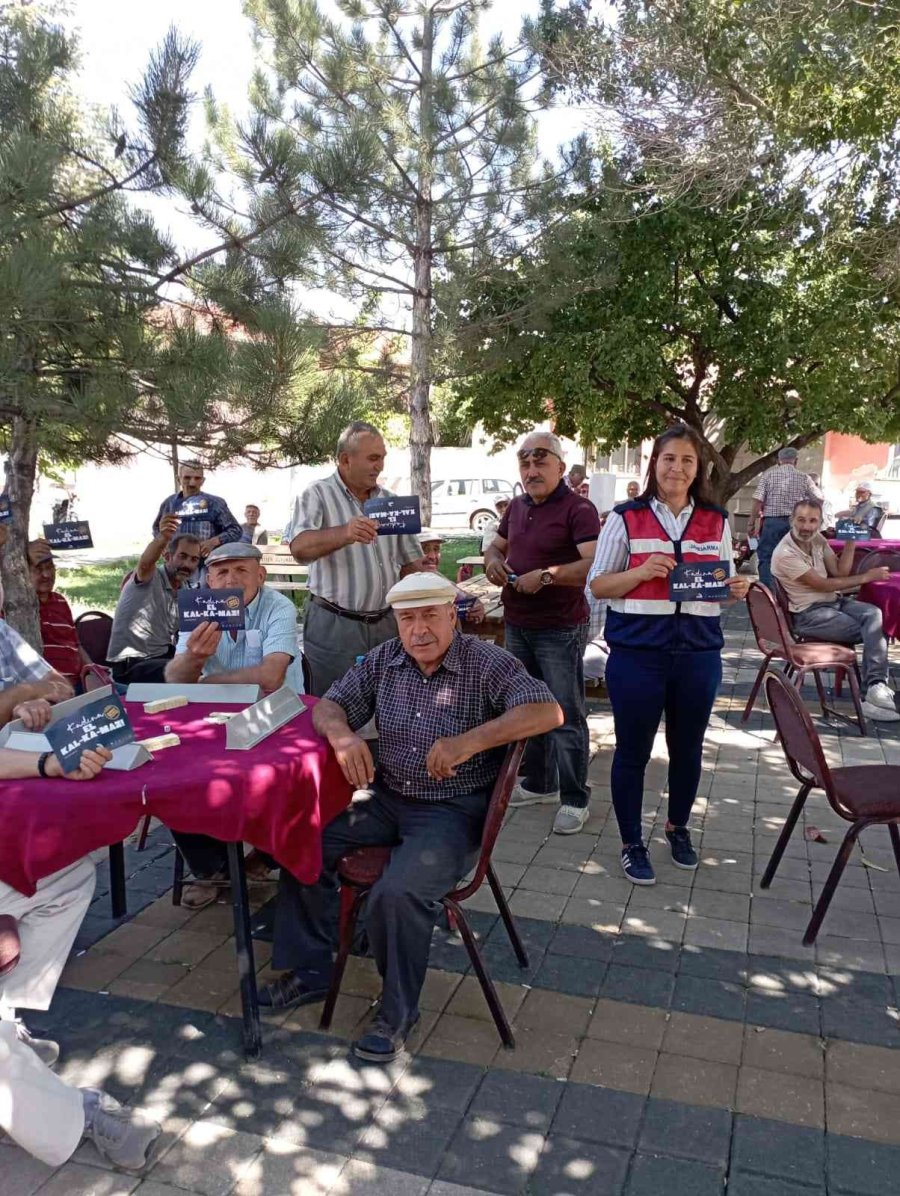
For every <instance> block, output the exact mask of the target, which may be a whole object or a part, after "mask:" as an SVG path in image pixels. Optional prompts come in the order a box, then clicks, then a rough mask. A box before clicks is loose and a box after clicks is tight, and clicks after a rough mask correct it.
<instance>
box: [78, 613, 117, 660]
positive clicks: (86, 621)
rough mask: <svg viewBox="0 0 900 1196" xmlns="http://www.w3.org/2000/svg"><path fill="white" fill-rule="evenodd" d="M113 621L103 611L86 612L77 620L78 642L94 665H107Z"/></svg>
mask: <svg viewBox="0 0 900 1196" xmlns="http://www.w3.org/2000/svg"><path fill="white" fill-rule="evenodd" d="M112 625H113V621H112V619H111V618H110V616H109V615H107V614H105V613H104V612H103V611H102V610H86V611H85V612H84V614H81V615H79V616H78V618H77V619H76V620H75V631H76V633H77V635H78V642H79V643H80V644H81V646H82V648H84V650H85V652H87V654H88V656H89V657H90V658H91V660H92V661H93V662H94V664H102V665H105V664H106V663H107V660H106V654H107V652H108V651H109V637H110V636H111V635H112Z"/></svg>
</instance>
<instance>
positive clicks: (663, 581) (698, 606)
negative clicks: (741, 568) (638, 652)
mask: <svg viewBox="0 0 900 1196" xmlns="http://www.w3.org/2000/svg"><path fill="white" fill-rule="evenodd" d="M614 510H615V512H616V514H617V515H621V516H622V520H623V522H624V524H625V530H626V531H627V533H628V564H627V565H626V568H627V569H636V568H637V567H638V566H639V565H642V564H643V563H644V561H646V560H647V558H648V557H651V556H653V555H655V554H659V555H661V556H668V557H671V558H672V559H673V560H675V561H678V562H680V561H686V562H692V561H718V560H721V559H722V558H721V545H722V534H723V532H724V530H725V523H726V520H727V518H728V512H727V511H724V510H723V509H722V508H721V507H714V506H711V505H707V504H706V503H696V504H695V505H694V510H693V513H692V514H691V517H690V519H689V520H688V522H687V526H686V527H685V529H684V531H683V532H682V533H681V539H680V540H673V539H672V537H671V536H670V535H669V533H668V532H667V531H666V529H665V528H664V527H663V525H662V524H661V523H660V521H659V519H658V518H657V517H656V514H655V513H654V511H653V509H652V507H651V506H650V503H649V502H643V501H641V500H640V499H637V500H635V501H634V502H627V503H621V504H620V505H619V506H617V507H615V508H614ZM606 642H607V643H608V644H610V645H611V646H612V647H618V648H644V649H657V650H660V651H665V652H678V651H688V652H704V651H709V650H711V649H719V648H721V647H722V644H723V639H722V628H721V625H720V622H719V604H718V603H715V602H672V601H670V599H669V581H668V578H666V577H657V578H654V579H653V580H652V581H642V582H641V583H640V585H637V586H635V588H634V589H633V590H631V591H629V593H627V594H626V595H625V596H624V597H622V598H610V599H609V609H608V610H607V613H606Z"/></svg>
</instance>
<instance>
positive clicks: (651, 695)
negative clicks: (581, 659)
mask: <svg viewBox="0 0 900 1196" xmlns="http://www.w3.org/2000/svg"><path fill="white" fill-rule="evenodd" d="M721 680H722V655H721V653H720V652H719V651H718V649H715V650H712V651H708V652H651V651H643V650H638V649H633V648H615V647H614V648H613V649H612V650H611V652H610V655H609V660H608V661H607V664H606V688H607V690H608V692H609V699H610V702H611V703H612V708H613V720H614V722H615V728H616V750H615V755H614V756H613V763H612V777H611V785H612V796H613V806H614V808H615V811H616V819H617V820H618V823H619V831H620V833H621V835H622V842H623V843H625V844H630V843H639V842H640V841H641V838H642V835H641V807H642V805H643V800H644V772H645V770H646V768H647V763H648V761H649V759H650V754H651V752H652V751H653V738H654V736H655V735H656V732H657V730H658V729H659V724H660V719H661V718H662V716H663V714H665V716H666V745H667V747H668V749H669V814H668V817H669V821H670V822H671V823H672V824H673V825H674V826H687V822H688V819H689V818H690V816H691V809H692V807H693V805H694V800H695V798H696V796H697V787H698V785H699V784H700V771H701V768H702V764H703V737H704V735H705V734H706V728H707V726H708V724H709V716H710V714H711V712H712V707H713V702H714V701H715V697H716V692H717V690H718V688H719V684H720V682H721Z"/></svg>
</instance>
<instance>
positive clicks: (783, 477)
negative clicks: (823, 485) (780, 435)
mask: <svg viewBox="0 0 900 1196" xmlns="http://www.w3.org/2000/svg"><path fill="white" fill-rule="evenodd" d="M798 455H799V454H798V452H797V450H796V449H795V448H790V447H788V448H783V449H781V450H780V451H779V453H778V464H777V465H773V466H772V467H771V469H767V470H766V472H765V473H764V474H762V476H761V477H760V479H759V482H758V483H757V486H756V493H755V494H754V495H753V508H752V510H751V513H750V521H749V522H748V524H747V535H748V536H759V547H758V548H757V550H756V559H757V561H758V562H759V580H760V581H761V582H762V583H763V585H764V586H768V587H769V589H771V588H772V553H773V552H774V551H775V549H776V548H777V546H778V544H779V543H780V542H781V541H782V540H783V539H784V537H785V536H786V535H787V534H788V532H789V531H790V530H791V512H792V511H793V509H794V507H795V506H796V505H797V503H798V502H802V501H803V500H804V499H806V498H814V499H816V500H817V501H818V502H820V503H821V501H822V491H821V490H820V489H819V487H818V486H816V485H815V484H814V483H813V482H812V481H811V479H810V478H809V476H808V474H805V473H801V472H800V470H799V469H798V468H797V457H798Z"/></svg>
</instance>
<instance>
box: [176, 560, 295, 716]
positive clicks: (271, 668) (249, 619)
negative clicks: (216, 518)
mask: <svg viewBox="0 0 900 1196" xmlns="http://www.w3.org/2000/svg"><path fill="white" fill-rule="evenodd" d="M260 559H261V553H260V551H259V549H258V548H257V547H256V546H255V545H253V544H241V543H237V544H222V545H221V546H220V547H219V548H214V549H213V551H212V552H211V553H210V554H209V556H208V557H207V559H206V567H207V581H208V584H209V588H210V589H211V590H225V589H237V590H242V591H243V594H244V630H243V631H223V630H222V629H221V628H220V627H219V625H218V624H217V623H213V622H207V623H201V624H200V625H199V626H198V627H195V628H194V630H193V631H190V632H188V631H182V632H181V633H180V634H179V636H178V643H177V645H176V647H175V656H174V657H173V658H172V660H170V661H169V663H168V665H167V666H166V681H182V682H196V681H200V682H204V681H209V682H213V683H215V684H218V685H222V684H227V685H258V686H259V687H260V688H261V689H262V690H263V692H264V693H272V692H273V691H274V690H276V689H280V688H281V687H282V685H289V686H290V687H291V689H293V690H294V691H295V692H297V693H302V692H303V676H302V670H301V667H300V661H299V650H298V647H297V611H296V608H295V606H294V604H293V602H291V600H290V599H289V598H285V596H284V595H283V594H279V593H278V591H277V590H267V589H266V588H265V584H264V583H265V580H266V571H265V569H264V568H263V566H262V565H261V564H260Z"/></svg>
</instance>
